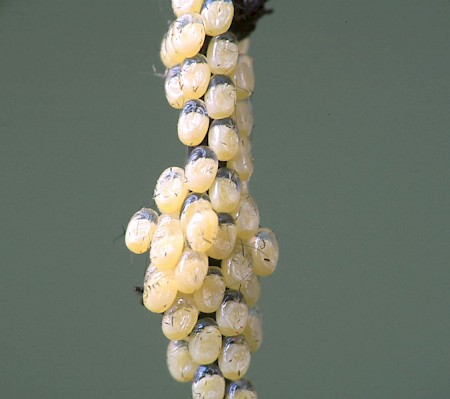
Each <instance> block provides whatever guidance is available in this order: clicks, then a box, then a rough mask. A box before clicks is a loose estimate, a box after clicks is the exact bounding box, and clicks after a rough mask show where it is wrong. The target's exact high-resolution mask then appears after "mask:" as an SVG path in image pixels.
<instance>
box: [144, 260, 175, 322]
mask: <svg viewBox="0 0 450 399" xmlns="http://www.w3.org/2000/svg"><path fill="white" fill-rule="evenodd" d="M176 296H177V287H176V284H175V279H174V278H173V272H172V271H163V270H159V269H158V268H156V267H155V266H153V265H152V264H150V265H149V266H148V268H147V271H146V272H145V278H144V292H143V294H142V302H143V303H144V306H145V307H146V308H147V309H148V310H150V311H151V312H154V313H162V312H164V311H166V310H167V309H168V308H169V307H170V306H171V305H172V303H173V301H174V300H175V297H176Z"/></svg>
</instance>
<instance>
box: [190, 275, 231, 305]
mask: <svg viewBox="0 0 450 399" xmlns="http://www.w3.org/2000/svg"><path fill="white" fill-rule="evenodd" d="M225 288H226V287H225V283H224V281H223V277H222V272H221V270H220V268H218V267H216V266H210V267H209V268H208V274H207V275H206V277H205V279H204V280H203V283H202V285H201V286H200V288H198V289H197V290H196V291H195V292H194V294H193V297H194V300H195V303H196V304H197V307H198V310H200V312H203V313H213V312H215V311H216V310H217V309H218V308H219V306H220V305H221V304H222V301H223V296H224V293H225Z"/></svg>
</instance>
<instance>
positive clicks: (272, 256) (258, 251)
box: [249, 228, 278, 276]
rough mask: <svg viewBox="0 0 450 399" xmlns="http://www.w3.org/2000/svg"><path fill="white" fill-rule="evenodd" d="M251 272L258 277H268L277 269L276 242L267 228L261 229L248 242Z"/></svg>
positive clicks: (273, 235)
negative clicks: (251, 262) (251, 264)
mask: <svg viewBox="0 0 450 399" xmlns="http://www.w3.org/2000/svg"><path fill="white" fill-rule="evenodd" d="M249 246H250V248H251V250H250V251H251V254H252V260H253V271H254V273H255V274H256V275H258V276H270V275H271V274H272V273H273V272H274V271H275V269H276V267H277V262H278V242H277V238H276V237H275V234H274V233H273V232H272V230H270V229H268V228H261V229H259V230H258V231H257V233H256V235H255V236H254V237H252V238H251V239H250V241H249Z"/></svg>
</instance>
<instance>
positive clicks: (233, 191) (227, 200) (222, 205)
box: [208, 168, 241, 213]
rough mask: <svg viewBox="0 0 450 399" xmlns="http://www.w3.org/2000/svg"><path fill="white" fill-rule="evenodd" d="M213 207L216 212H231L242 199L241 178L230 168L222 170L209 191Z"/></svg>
mask: <svg viewBox="0 0 450 399" xmlns="http://www.w3.org/2000/svg"><path fill="white" fill-rule="evenodd" d="M208 194H209V198H210V200H211V205H212V207H213V209H214V210H215V211H216V212H224V213H227V212H231V211H232V210H233V209H235V208H236V207H237V206H238V204H239V201H240V199H241V181H240V179H239V176H238V175H237V174H236V173H235V172H234V171H233V170H232V169H228V168H220V169H219V170H218V171H217V175H216V178H215V179H214V182H213V183H212V185H211V187H210V188H209V191H208Z"/></svg>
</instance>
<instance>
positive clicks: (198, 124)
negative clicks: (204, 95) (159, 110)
mask: <svg viewBox="0 0 450 399" xmlns="http://www.w3.org/2000/svg"><path fill="white" fill-rule="evenodd" d="M208 127H209V117H208V111H207V110H206V105H205V103H204V102H203V101H202V100H190V101H188V102H187V103H186V104H184V107H183V109H182V111H181V112H180V117H179V118H178V127H177V130H178V138H179V139H180V141H181V142H182V143H183V144H184V145H187V146H191V147H192V146H196V145H199V144H200V143H201V142H202V141H203V139H204V138H205V136H206V133H207V132H208Z"/></svg>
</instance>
